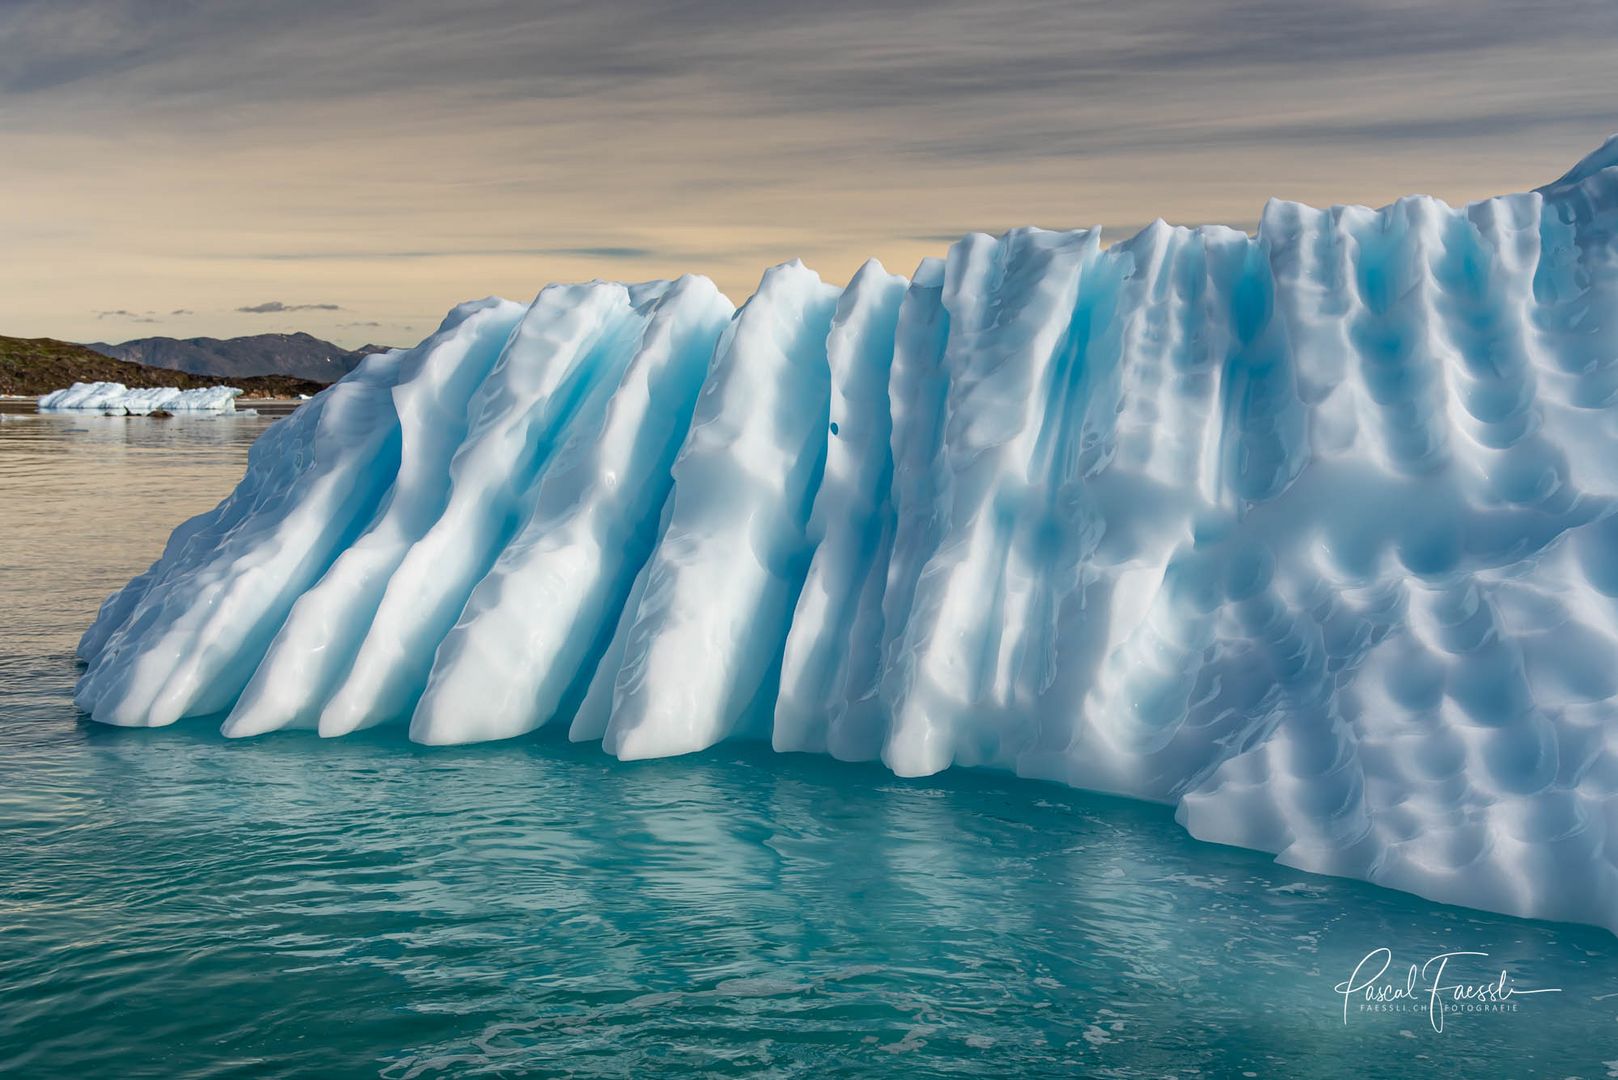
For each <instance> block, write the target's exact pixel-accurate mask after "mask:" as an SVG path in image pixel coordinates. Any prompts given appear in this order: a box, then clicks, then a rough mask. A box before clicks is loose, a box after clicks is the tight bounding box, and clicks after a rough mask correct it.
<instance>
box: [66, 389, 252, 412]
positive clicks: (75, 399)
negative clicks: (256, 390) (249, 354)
mask: <svg viewBox="0 0 1618 1080" xmlns="http://www.w3.org/2000/svg"><path fill="white" fill-rule="evenodd" d="M240 394H241V391H240V390H238V389H236V388H235V387H234V386H202V387H198V388H197V389H195V390H181V389H178V388H177V387H173V386H155V387H145V388H140V389H135V390H131V389H130V388H129V387H127V386H125V385H124V384H123V383H115V382H95V383H81V382H76V383H74V384H73V385H72V386H70V387H68V388H67V389H65V390H53V391H51V392H50V393H48V394H44V395H41V396H40V399H39V402H38V405H37V408H38V409H39V411H40V412H55V411H58V410H64V411H65V410H75V411H93V412H103V413H127V414H129V415H131V416H148V415H150V414H152V413H154V412H160V411H161V412H235V411H236V398H237V397H238V396H239V395H240Z"/></svg>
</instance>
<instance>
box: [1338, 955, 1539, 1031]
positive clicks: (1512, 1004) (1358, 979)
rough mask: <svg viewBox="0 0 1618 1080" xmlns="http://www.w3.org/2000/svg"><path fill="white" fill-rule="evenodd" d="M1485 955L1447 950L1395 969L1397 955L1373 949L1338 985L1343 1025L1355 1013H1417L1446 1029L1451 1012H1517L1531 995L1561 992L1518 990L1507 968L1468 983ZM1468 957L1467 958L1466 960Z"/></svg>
mask: <svg viewBox="0 0 1618 1080" xmlns="http://www.w3.org/2000/svg"><path fill="white" fill-rule="evenodd" d="M1488 955H1489V954H1488V953H1485V952H1471V951H1465V950H1461V951H1456V952H1443V953H1438V954H1436V955H1434V956H1431V957H1429V958H1428V959H1427V960H1426V961H1425V962H1424V963H1421V964H1411V965H1410V966H1409V967H1408V968H1404V967H1396V966H1395V964H1394V962H1393V951H1392V950H1391V949H1387V948H1378V949H1372V950H1371V951H1370V952H1368V953H1366V954H1365V958H1364V959H1362V960H1361V961H1360V962H1359V963H1358V964H1356V965H1354V970H1353V972H1352V973H1351V974H1350V975H1349V977H1348V978H1347V979H1345V980H1344V981H1342V982H1340V983H1338V984H1337V986H1336V987H1335V990H1336V992H1337V993H1338V994H1339V995H1341V996H1342V999H1343V1023H1345V1024H1346V1023H1348V1015H1349V1013H1350V1012H1351V1011H1353V1012H1415V1011H1418V1010H1425V1011H1426V1013H1427V1020H1428V1022H1429V1023H1430V1024H1432V1028H1433V1030H1434V1031H1443V1030H1444V1017H1445V1015H1446V1014H1447V1013H1452V1012H1491V1013H1492V1012H1516V1011H1517V1009H1518V1002H1517V1000H1516V999H1517V998H1520V997H1524V996H1528V995H1532V994H1559V993H1561V992H1562V991H1561V988H1560V987H1544V986H1542V987H1535V988H1528V987H1522V986H1518V985H1517V984H1516V983H1515V982H1514V981H1513V980H1512V977H1511V973H1510V972H1508V971H1506V970H1505V969H1504V968H1502V969H1501V970H1500V972H1499V975H1498V976H1493V972H1490V976H1493V977H1485V979H1484V980H1483V981H1474V980H1468V979H1464V978H1462V977H1461V973H1462V972H1463V971H1467V970H1474V969H1475V968H1476V967H1477V965H1479V964H1480V963H1481V961H1480V960H1478V959H1476V958H1480V957H1481V958H1486V957H1487V956H1488ZM1462 958H1467V959H1462Z"/></svg>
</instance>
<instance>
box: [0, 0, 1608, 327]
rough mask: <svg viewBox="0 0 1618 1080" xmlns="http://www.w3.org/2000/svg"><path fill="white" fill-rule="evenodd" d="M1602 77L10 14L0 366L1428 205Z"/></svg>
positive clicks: (1184, 0)
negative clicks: (967, 237) (46, 341)
mask: <svg viewBox="0 0 1618 1080" xmlns="http://www.w3.org/2000/svg"><path fill="white" fill-rule="evenodd" d="M1615 46H1618V5H1614V4H1612V3H1610V2H1609V0H1546V2H1543V3H1527V2H1518V0H1512V2H1503V0H1422V2H1409V0H1406V2H1397V0H1352V2H1347V3H1335V4H1331V5H1325V4H1320V3H1318V2H1316V0H1201V2H1199V0H1140V2H1137V3H1131V4H1120V3H1116V2H1113V0H1109V2H1105V3H1103V2H1089V0H1085V2H1077V3H1072V2H1067V3H1056V2H1046V0H1002V2H998V3H982V2H976V3H967V2H955V0H931V2H922V0H902V2H898V3H889V4H869V3H849V2H847V0H826V2H819V3H815V4H804V3H801V2H793V3H779V2H776V0H760V2H755V3H740V2H737V0H711V2H690V0H624V2H622V3H612V4H602V3H598V2H571V0H569V2H547V3H538V4H536V3H518V2H509V0H469V2H465V3H460V4H456V5H444V4H441V3H428V2H425V0H390V2H383V0H366V2H357V3H337V2H326V3H316V2H312V0H276V2H259V3H249V2H230V0H225V2H221V0H214V2H210V3H201V2H180V0H9V2H8V3H6V4H4V5H0V239H3V241H4V254H5V258H4V260H3V261H0V334H13V335H23V336H42V335H49V336H54V337H60V338H66V339H70V340H79V341H90V340H112V341H121V340H124V339H127V338H131V337H141V336H147V335H152V334H167V335H175V336H182V337H185V336H194V335H201V334H208V335H217V336H230V335H235V334H247V333H256V332H263V331H283V330H289V329H303V330H308V331H310V332H312V333H315V334H319V335H321V336H324V337H329V338H331V339H333V340H336V341H339V342H341V343H343V344H346V345H357V344H359V343H361V342H362V341H378V342H384V343H389V344H408V343H411V342H414V341H416V340H417V339H419V338H420V337H422V336H423V335H424V334H425V333H427V332H428V331H430V330H431V328H432V327H433V326H435V325H436V324H437V322H438V320H439V319H440V318H441V317H442V315H443V313H444V311H445V310H446V309H447V308H449V307H450V306H451V305H452V304H454V303H456V302H458V301H460V300H463V299H467V298H470V297H476V296H483V295H487V294H490V293H495V294H500V295H505V296H510V297H513V298H519V299H527V298H528V297H531V296H532V295H533V294H534V293H535V292H537V291H538V290H539V289H540V288H541V287H542V286H543V285H545V284H546V283H547V282H550V281H555V280H576V279H586V278H592V277H604V278H618V279H625V280H642V279H646V278H652V277H668V276H674V275H677V274H679V273H683V272H687V271H691V272H698V273H705V274H708V275H709V276H711V277H713V278H714V279H715V280H716V281H717V282H718V283H719V284H720V286H721V287H722V288H724V289H725V290H726V291H727V292H728V293H730V294H731V296H732V298H734V299H736V300H738V301H740V300H742V299H744V298H745V297H746V295H747V294H748V293H749V292H750V291H751V288H752V286H753V284H754V283H755V282H756V281H757V279H758V275H759V273H760V271H761V270H762V269H763V268H764V267H765V266H767V265H770V264H773V263H776V262H780V261H782V260H785V259H790V258H794V257H802V258H803V259H804V261H805V262H807V263H808V264H809V265H810V266H812V267H814V268H816V269H817V270H819V271H820V272H821V274H822V275H823V276H824V277H826V278H828V279H830V280H845V279H846V278H847V276H848V275H849V274H850V273H851V272H852V271H853V270H854V268H855V267H856V266H858V264H859V263H860V262H861V261H863V260H864V259H865V258H867V257H870V256H875V257H878V258H880V259H881V260H882V261H883V262H884V263H885V264H886V265H887V266H888V267H889V268H890V269H893V270H896V271H899V272H906V273H907V272H909V271H910V270H911V269H912V268H913V267H914V265H915V263H916V262H917V261H918V260H919V259H920V258H921V257H923V256H925V255H935V254H942V252H943V251H944V249H945V247H946V246H947V245H948V243H949V241H950V240H951V239H952V238H953V237H955V236H957V235H959V234H960V233H962V232H965V231H968V230H986V231H990V232H998V231H1000V230H1003V229H1005V228H1008V227H1011V226H1014V225H1021V224H1035V225H1043V226H1046V227H1053V228H1057V227H1062V228H1065V227H1075V226H1085V225H1092V224H1100V225H1103V226H1104V227H1105V228H1106V230H1107V232H1108V233H1111V234H1112V235H1113V236H1114V237H1118V236H1121V235H1123V234H1125V233H1128V232H1132V231H1134V230H1135V229H1136V228H1138V227H1140V226H1141V225H1143V224H1145V223H1146V222H1148V221H1150V220H1152V219H1153V218H1155V217H1159V216H1161V217H1164V218H1167V219H1168V220H1170V221H1173V222H1176V223H1181V224H1199V223H1222V224H1230V225H1236V226H1238V227H1246V228H1251V227H1252V225H1253V223H1254V221H1256V219H1257V217H1258V214H1259V211H1260V209H1261V208H1262V205H1263V203H1264V200H1265V199H1266V198H1268V197H1270V196H1278V197H1283V198H1290V199H1300V200H1303V201H1306V202H1310V203H1314V204H1316V205H1329V204H1332V203H1341V202H1357V203H1368V204H1371V205H1378V204H1381V203H1386V202H1388V201H1390V200H1392V199H1394V198H1396V197H1397V196H1399V195H1401V194H1407V193H1411V192H1424V193H1429V194H1434V195H1437V196H1440V197H1442V198H1444V199H1447V200H1449V201H1451V202H1465V201H1468V200H1470V199H1475V198H1481V197H1484V196H1487V195H1491V194H1498V193H1501V192H1506V191H1514V190H1522V189H1525V188H1529V187H1533V186H1536V185H1538V184H1541V183H1544V182H1546V181H1548V180H1550V179H1553V178H1554V177H1555V176H1557V175H1558V174H1560V173H1561V172H1562V171H1564V170H1565V169H1566V168H1567V167H1568V166H1570V165H1571V164H1572V163H1573V162H1574V161H1575V160H1576V159H1577V158H1579V157H1580V156H1582V155H1583V154H1584V153H1586V152H1587V151H1589V150H1590V149H1593V148H1594V147H1595V146H1596V145H1598V144H1599V143H1600V142H1601V140H1602V139H1603V138H1605V137H1606V136H1607V135H1608V134H1610V133H1611V132H1612V131H1614V130H1618V105H1615V104H1614V103H1615V102H1618V65H1614V64H1613V63H1612V59H1613V57H1614V55H1618V53H1615ZM255 309H256V310H255Z"/></svg>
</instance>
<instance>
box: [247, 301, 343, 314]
mask: <svg viewBox="0 0 1618 1080" xmlns="http://www.w3.org/2000/svg"><path fill="white" fill-rule="evenodd" d="M236 310H237V311H241V312H245V313H247V314H249V315H277V314H280V313H281V312H284V311H341V310H343V309H342V308H341V307H339V306H338V305H336V304H283V303H282V302H281V301H279V300H266V301H264V302H263V303H262V304H248V305H247V306H246V307H239V308H237V309H236Z"/></svg>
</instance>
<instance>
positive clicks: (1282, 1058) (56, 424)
mask: <svg viewBox="0 0 1618 1080" xmlns="http://www.w3.org/2000/svg"><path fill="white" fill-rule="evenodd" d="M267 423H269V421H267V420H265V419H262V418H248V417H239V418H224V419H201V418H199V419H192V420H183V421H182V420H168V421H164V420H150V419H137V418H130V419H121V418H120V419H113V418H102V417H91V418H82V419H67V418H61V417H34V416H15V415H6V416H0V500H3V502H0V1074H3V1075H6V1076H40V1077H56V1076H120V1077H127V1076H255V1077H256V1076H309V1077H315V1076H322V1077H325V1076H349V1075H354V1076H375V1075H381V1076H386V1077H408V1076H455V1075H477V1074H487V1075H569V1074H571V1075H584V1076H634V1077H643V1076H651V1075H666V1074H679V1073H687V1072H689V1073H699V1074H718V1075H769V1076H803V1075H815V1076H820V1075H834V1074H843V1075H878V1074H880V1075H884V1076H887V1075H904V1076H934V1075H937V1076H945V1075H951V1076H976V1075H982V1074H999V1075H1003V1076H1040V1075H1094V1076H1151V1077H1160V1076H1182V1077H1198V1076H1200V1077H1227V1076H1233V1077H1239V1076H1243V1075H1253V1076H1262V1077H1271V1076H1302V1075H1307V1076H1327V1077H1329V1076H1342V1077H1350V1076H1353V1077H1379V1076H1409V1075H1434V1076H1473V1077H1489V1076H1555V1077H1564V1076H1580V1077H1606V1076H1613V1075H1618V939H1615V938H1614V937H1612V935H1610V934H1607V933H1604V932H1602V931H1598V930H1594V929H1586V928H1578V927H1560V926H1555V925H1551V924H1544V923H1528V922H1521V921H1516V920H1511V919H1505V918H1499V917H1495V916H1490V915H1484V914H1479V913H1475V912H1469V911H1465V910H1461V909H1457V908H1449V907H1441V906H1437V905H1433V904H1428V903H1426V902H1424V901H1421V900H1418V899H1415V898H1413V897H1408V896H1403V895H1400V894H1397V893H1391V892H1386V891H1383V890H1380V889H1376V888H1372V887H1370V886H1366V885H1360V884H1357V883H1354V882H1345V881H1337V880H1331V879H1323V878H1313V877H1309V876H1307V875H1304V874H1299V873H1295V872H1293V871H1290V870H1287V869H1285V868H1283V867H1278V866H1275V865H1273V864H1272V863H1270V862H1269V860H1268V859H1266V858H1265V857H1264V856H1262V855H1257V854H1253V853H1249V852H1243V851H1238V850H1234V849H1229V848H1221V847H1216V846H1212V845H1206V844H1200V843H1197V842H1196V841H1193V840H1191V839H1189V838H1188V837H1186V836H1185V835H1184V834H1183V833H1182V832H1181V831H1180V830H1179V829H1178V827H1177V826H1176V825H1175V824H1174V821H1173V816H1172V813H1171V812H1170V811H1169V810H1168V809H1166V808H1163V807H1156V806H1148V805H1140V804H1134V803H1129V802H1124V801H1120V800H1114V799H1107V798H1102V797H1095V796H1088V795H1084V794H1081V793H1077V792H1071V791H1067V790H1064V789H1061V788H1057V787H1053V786H1048V785H1043V784H1035V783H1027V782H1020V781H1014V780H1011V779H1008V778H1003V777H998V776H990V775H975V774H947V775H944V776H940V777H934V778H932V779H928V780H921V781H905V780H897V779H895V778H893V777H892V776H890V775H888V774H886V773H884V772H883V771H881V770H880V769H877V768H874V767H868V766H850V765H843V764H838V763H836V762H832V761H827V760H822V759H817V758H810V757H804V756H798V755H790V756H781V755H774V754H770V753H769V752H767V751H766V750H765V749H763V748H761V747H755V746H739V745H728V746H722V747H719V748H718V749H716V750H715V751H712V752H710V753H707V754H702V755H698V756H695V757H689V758H681V759H677V760H669V761H654V762H642V763H633V764H620V763H618V762H615V761H613V760H611V759H610V758H607V757H606V756H604V755H603V754H602V753H601V752H600V751H599V750H598V749H595V748H594V747H575V746H571V745H569V744H568V743H566V742H565V741H563V740H560V739H558V738H552V737H542V738H539V739H534V740H529V741H523V742H518V743H507V744H495V745H484V746H476V747H470V748H458V749H435V750H429V749H423V748H419V747H415V746H412V745H411V744H409V743H408V742H406V741H405V740H404V739H403V738H402V737H396V736H393V735H390V734H387V733H383V734H380V735H375V736H372V737H367V738H360V739H355V738H350V739H344V740H335V741H330V742H322V741H320V740H318V739H316V738H314V737H313V736H309V735H301V734H300V735H286V736H278V737H272V738H267V739H262V740H255V741H248V742H241V743H228V742H226V741H225V740H223V739H221V738H220V737H219V736H218V735H217V734H216V733H215V732H214V731H213V730H212V729H211V728H209V727H207V726H185V725H181V726H178V727H176V728H172V729H168V730H163V731H119V730H112V729H104V728H100V727H97V726H94V725H90V724H87V723H85V722H83V721H81V720H80V718H79V717H78V715H77V714H76V713H75V711H74V710H73V708H72V705H71V703H70V701H69V692H70V689H71V686H72V683H73V679H74V677H75V669H74V665H73V661H72V656H71V653H72V647H73V644H74V641H75V640H76V638H77V636H78V634H79V632H80V631H81V630H82V629H83V627H84V626H85V625H86V624H87V623H88V621H89V619H90V617H91V615H92V614H93V612H94V610H95V607H96V605H97V604H98V603H99V602H100V600H101V598H102V597H103V596H104V595H105V594H106V593H107V592H108V591H110V590H111V589H113V588H115V587H116V586H117V585H119V584H121V583H122V581H123V580H125V579H126V578H127V577H128V576H129V575H130V574H132V573H134V572H136V571H138V570H139V569H141V568H143V567H144V566H145V565H146V563H147V562H149V561H150V560H151V559H152V558H153V557H154V556H155V555H156V553H157V551H158V549H159V547H160V546H161V544H162V541H163V539H164V537H165V536H166V535H167V533H168V530H169V529H171V528H172V527H173V526H174V525H175V524H176V523H177V522H179V521H180V520H181V519H182V518H184V517H185V516H187V515H189V514H191V513H194V512H196V511H198V510H201V509H203V508H205V507H207V506H208V505H211V503H212V502H214V501H215V500H217V499H218V498H219V497H220V496H222V495H223V494H224V493H225V492H226V491H227V490H228V489H229V487H230V486H231V484H232V483H233V482H234V480H235V479H236V477H237V476H238V475H239V474H240V471H241V468H242V464H243V462H244V460H245V455H246V449H247V445H248V444H249V442H250V441H251V440H252V438H254V437H255V436H256V435H257V434H258V433H259V432H260V431H262V430H263V428H264V426H265V425H266V424H267ZM1383 946H1385V947H1387V948H1389V949H1391V950H1392V952H1393V954H1394V956H1395V957H1396V958H1397V962H1398V964H1400V965H1404V966H1408V964H1409V963H1411V962H1417V963H1419V962H1420V961H1421V960H1424V959H1425V958H1427V957H1428V956H1431V955H1433V954H1435V953H1439V952H1445V951H1452V950H1473V951H1481V952H1486V953H1488V954H1489V956H1488V957H1487V958H1486V959H1483V960H1475V959H1470V960H1469V959H1466V958H1462V960H1460V961H1457V963H1463V964H1466V965H1469V966H1466V967H1464V968H1461V969H1456V968H1452V969H1451V971H1452V973H1454V972H1455V971H1456V970H1462V971H1464V973H1465V975H1466V976H1467V977H1469V979H1470V977H1472V976H1475V977H1476V978H1475V979H1471V980H1470V981H1479V982H1481V981H1485V980H1486V979H1489V978H1492V977H1494V976H1495V975H1497V974H1498V971H1499V969H1501V968H1505V969H1509V971H1510V972H1511V975H1512V978H1513V979H1514V980H1515V981H1516V982H1517V984H1518V985H1520V986H1523V987H1541V988H1544V987H1555V988H1560V990H1561V992H1560V993H1557V994H1544V995H1537V996H1533V997H1526V998H1522V999H1520V1003H1519V1006H1518V1008H1517V1011H1515V1012H1511V1013H1487V1014H1482V1013H1461V1012H1451V1013H1449V1014H1447V1015H1446V1016H1445V1017H1444V1030H1443V1032H1441V1033H1440V1032H1437V1031H1434V1030H1433V1029H1432V1026H1431V1024H1430V1022H1429V1015H1428V1013H1427V1011H1426V1008H1425V1005H1422V1006H1420V1007H1417V1008H1414V1009H1408V1008H1407V1009H1404V1010H1403V1011H1392V1012H1382V1013H1363V1012H1360V1011H1358V1010H1354V1011H1351V1012H1350V1014H1349V1016H1348V1023H1347V1024H1345V1023H1344V1018H1343V1004H1344V1002H1343V999H1342V997H1340V996H1339V995H1338V994H1336V993H1335V992H1334V990H1333V987H1334V986H1335V985H1337V984H1338V983H1340V982H1342V981H1343V980H1345V979H1346V978H1348V976H1349V973H1350V972H1351V970H1352V969H1353V968H1354V966H1355V964H1356V963H1357V962H1358V961H1359V960H1360V959H1361V958H1362V957H1364V956H1365V954H1366V953H1368V952H1370V951H1371V950H1372V949H1375V948H1378V947H1383ZM1401 981H1402V980H1401Z"/></svg>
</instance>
